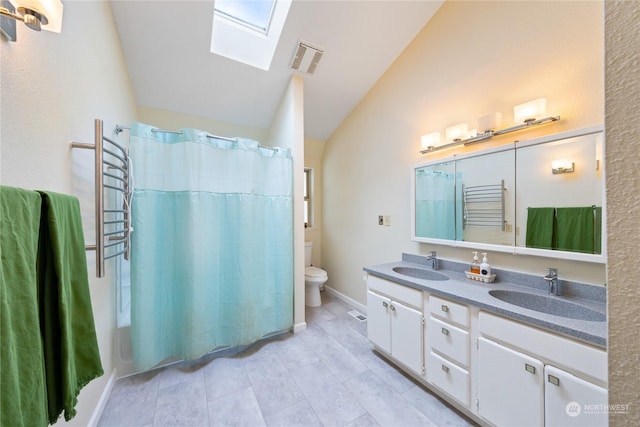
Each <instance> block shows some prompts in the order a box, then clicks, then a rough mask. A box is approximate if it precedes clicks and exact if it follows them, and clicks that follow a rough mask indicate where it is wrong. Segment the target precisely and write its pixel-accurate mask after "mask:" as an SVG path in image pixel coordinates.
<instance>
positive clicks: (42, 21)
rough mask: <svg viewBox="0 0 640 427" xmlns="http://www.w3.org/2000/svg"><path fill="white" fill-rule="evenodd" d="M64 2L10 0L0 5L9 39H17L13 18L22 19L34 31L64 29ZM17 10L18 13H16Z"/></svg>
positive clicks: (57, 31) (4, 27) (3, 23)
mask: <svg viewBox="0 0 640 427" xmlns="http://www.w3.org/2000/svg"><path fill="white" fill-rule="evenodd" d="M63 7H64V6H63V4H62V1H60V0H10V2H8V1H3V2H2V7H0V15H1V16H2V18H3V19H2V21H3V22H2V31H3V32H4V33H5V34H6V35H7V37H8V38H9V40H11V41H16V35H15V24H13V22H12V21H10V20H8V19H4V18H9V19H11V20H16V21H22V22H24V24H25V25H26V26H27V27H29V28H31V29H32V30H34V31H40V30H47V31H52V32H54V33H59V32H60V31H61V29H62V10H63ZM16 10H17V13H16Z"/></svg>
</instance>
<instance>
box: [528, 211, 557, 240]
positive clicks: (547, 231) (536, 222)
mask: <svg viewBox="0 0 640 427" xmlns="http://www.w3.org/2000/svg"><path fill="white" fill-rule="evenodd" d="M554 237H555V208H527V234H526V243H525V244H526V246H527V247H528V248H539V249H553V248H554V244H555V242H554Z"/></svg>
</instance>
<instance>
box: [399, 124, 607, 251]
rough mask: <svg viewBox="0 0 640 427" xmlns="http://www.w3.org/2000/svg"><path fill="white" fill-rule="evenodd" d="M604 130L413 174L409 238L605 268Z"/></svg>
mask: <svg viewBox="0 0 640 427" xmlns="http://www.w3.org/2000/svg"><path fill="white" fill-rule="evenodd" d="M603 143H604V142H603V132H602V127H601V126H596V127H591V128H586V129H581V130H576V131H571V132H564V133H561V134H556V135H551V136H547V137H543V138H537V139H533V140H530V141H524V142H515V143H513V144H509V145H506V146H501V147H498V148H493V149H489V150H483V151H481V152H476V153H471V154H464V155H454V156H451V157H449V158H446V159H439V160H437V161H433V162H425V163H421V164H418V165H415V166H414V167H413V169H412V176H413V180H412V184H413V188H412V195H413V197H412V202H413V206H412V225H413V227H412V231H413V232H412V240H415V241H419V242H427V243H437V244H445V245H449V246H460V247H472V248H477V249H486V250H493V251H502V252H513V253H520V254H529V255H540V256H548V257H555V258H563V259H575V260H582V261H591V262H600V263H604V262H605V257H604V251H605V248H604V242H605V239H604V236H605V233H604V223H605V222H604V219H603V203H604V197H603V192H604V187H603V182H604V181H603V180H604V164H603V154H602V153H603Z"/></svg>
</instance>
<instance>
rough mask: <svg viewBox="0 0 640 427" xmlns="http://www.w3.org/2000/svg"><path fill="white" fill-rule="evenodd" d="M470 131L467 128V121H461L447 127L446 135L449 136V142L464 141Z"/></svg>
mask: <svg viewBox="0 0 640 427" xmlns="http://www.w3.org/2000/svg"><path fill="white" fill-rule="evenodd" d="M468 132H469V131H468V130H467V124H466V123H460V124H457V125H453V126H450V127H448V128H446V129H445V135H446V136H447V141H449V142H460V141H462V140H463V139H465V138H467V134H468Z"/></svg>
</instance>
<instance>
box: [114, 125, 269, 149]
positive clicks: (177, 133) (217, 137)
mask: <svg viewBox="0 0 640 427" xmlns="http://www.w3.org/2000/svg"><path fill="white" fill-rule="evenodd" d="M125 129H126V130H130V129H131V128H129V127H126V126H120V125H116V134H119V133H120V132H122V131H123V130H125ZM151 132H163V133H175V134H176V135H182V131H180V130H164V129H158V128H153V129H151ZM207 138H215V139H222V140H223V141H231V142H236V139H235V138H227V137H224V136H218V135H211V134H207ZM258 147H260V148H266V149H268V150H273V151H278V148H277V147H268V146H266V145H261V144H258Z"/></svg>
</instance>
